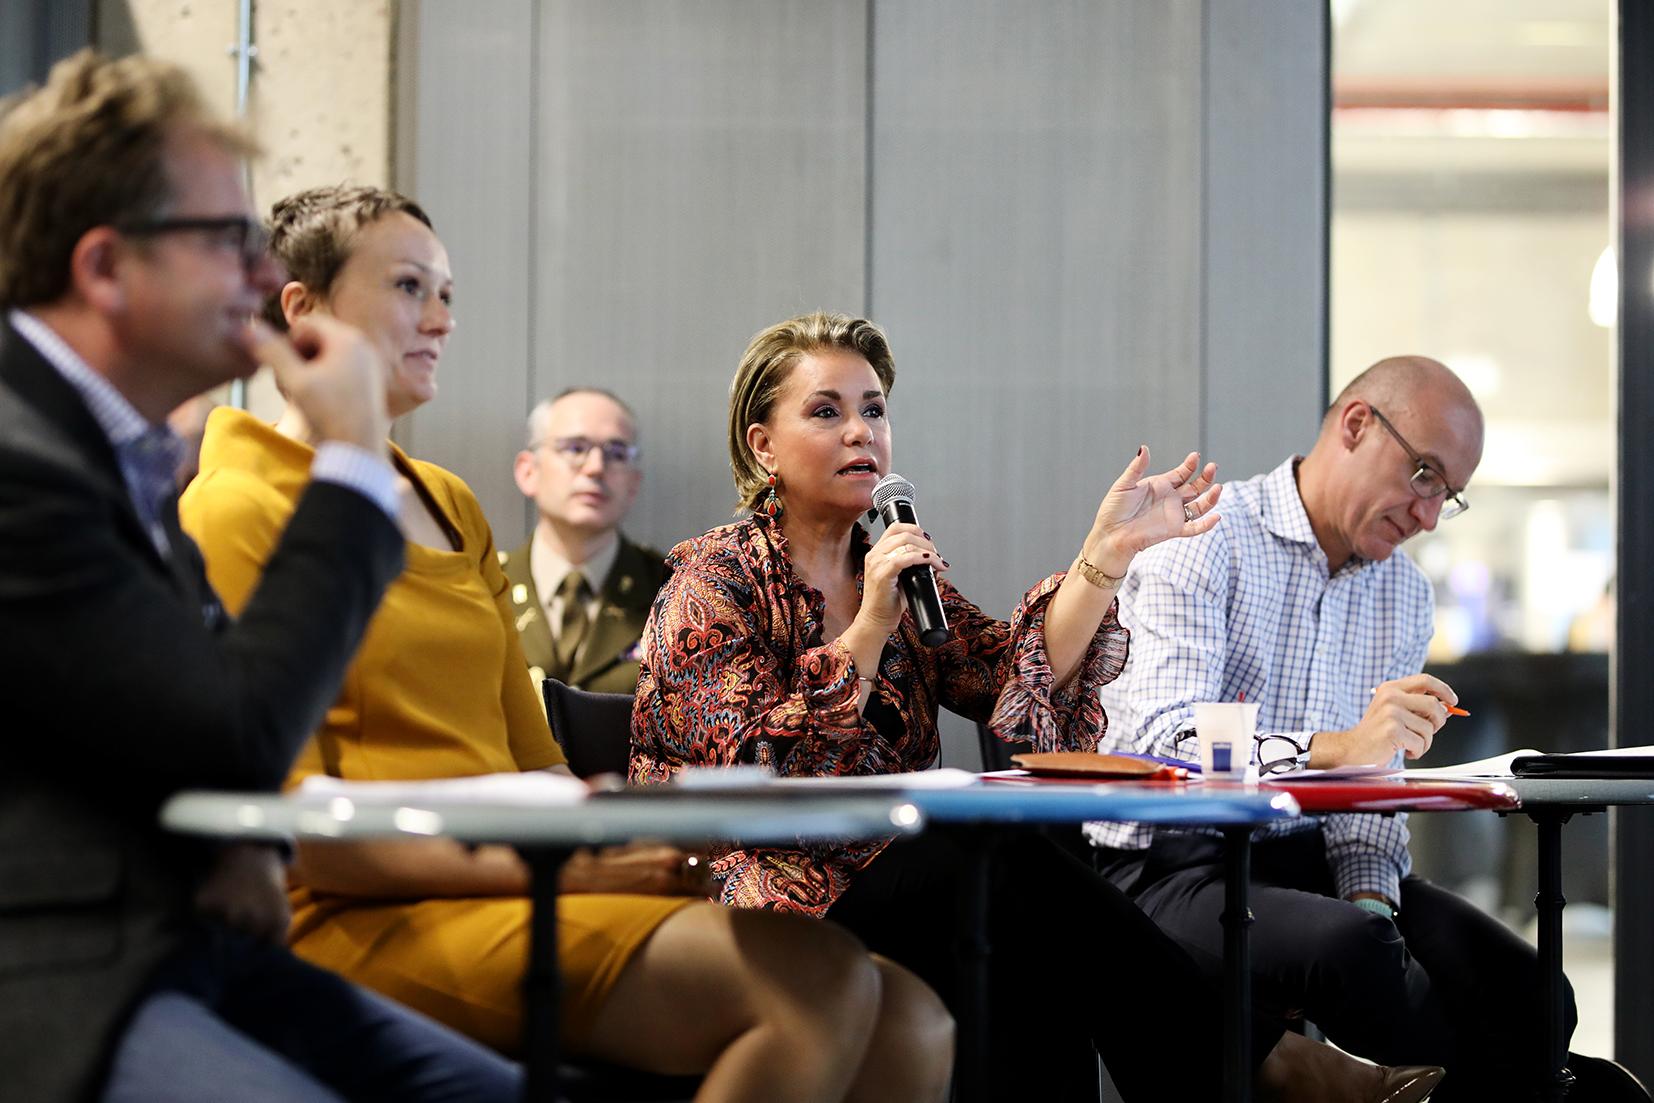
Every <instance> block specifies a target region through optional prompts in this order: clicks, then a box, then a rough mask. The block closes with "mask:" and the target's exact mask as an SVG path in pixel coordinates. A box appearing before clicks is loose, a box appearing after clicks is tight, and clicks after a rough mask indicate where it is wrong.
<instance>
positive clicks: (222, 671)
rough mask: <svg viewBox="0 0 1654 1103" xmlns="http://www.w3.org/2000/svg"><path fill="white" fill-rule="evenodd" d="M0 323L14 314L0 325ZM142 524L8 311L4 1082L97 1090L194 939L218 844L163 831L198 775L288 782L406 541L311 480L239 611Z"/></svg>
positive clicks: (0, 782) (179, 541)
mask: <svg viewBox="0 0 1654 1103" xmlns="http://www.w3.org/2000/svg"><path fill="white" fill-rule="evenodd" d="M0 317H3V316H0ZM163 523H164V524H165V527H166V530H167V535H168V539H169V541H170V543H171V555H170V557H163V556H162V555H161V554H160V553H159V552H158V551H157V550H156V548H155V546H154V544H153V543H152V542H151V541H150V538H149V535H148V533H147V532H146V531H145V529H144V526H143V524H142V523H141V522H140V521H139V519H138V516H137V513H136V512H135V510H134V508H133V506H132V502H131V499H130V497H129V495H128V493H127V489H126V484H125V481H124V480H123V479H122V477H121V473H120V469H119V467H118V465H117V463H116V460H115V455H114V452H113V450H112V449H111V447H110V446H109V443H108V441H107V439H106V438H105V437H104V435H103V431H102V429H101V428H100V427H99V426H98V424H97V422H96V421H95V420H93V418H92V415H91V413H90V411H88V410H87V408H86V406H85V404H84V403H83V402H82V400H81V398H80V396H79V394H78V393H77V392H76V391H75V390H74V389H73V388H72V387H70V386H69V385H68V384H67V383H66V382H65V381H64V380H63V379H62V377H61V376H59V375H58V374H57V372H56V371H54V370H53V369H52V367H51V366H50V365H49V364H48V363H46V361H45V360H44V359H43V358H42V357H41V356H40V354H39V353H38V352H37V351H36V350H35V349H34V347H33V346H31V345H30V344H29V343H28V342H27V341H25V340H23V339H22V338H21V337H19V336H18V335H17V334H16V332H15V331H13V330H12V328H11V327H10V325H9V324H5V323H3V321H0V671H4V672H5V673H4V678H5V685H6V693H5V701H4V708H5V718H4V720H3V721H0V747H3V755H0V1095H3V1096H4V1097H5V1098H6V1099H7V1100H11V1101H21V1100H52V1101H56V1100H76V1099H83V1098H86V1097H88V1096H90V1095H91V1094H92V1093H94V1092H95V1091H96V1090H97V1089H98V1088H99V1086H100V1085H101V1082H102V1078H103V1075H104V1072H105V1071H106V1065H107V1061H108V1058H109V1056H110V1054H111V1051H112V1048H113V1044H114V1041H115V1039H116V1038H117V1037H118V1035H119V1032H120V1030H121V1029H122V1026H123V1022H124V1019H125V1017H126V1015H127V1014H128V1013H129V1012H130V1011H131V1009H132V1007H133V1005H134V1003H135V1001H136V1000H137V999H138V998H139V997H140V996H141V995H142V994H143V991H144V988H145V985H146V982H147V981H148V979H149V978H150V977H151V976H152V974H153V972H154V970H155V968H156V966H157V965H158V964H159V963H160V962H161V961H162V959H164V958H165V957H166V956H167V955H168V954H170V953H171V952H173V951H174V950H175V949H177V948H178V947H179V946H180V945H181V944H183V942H184V940H186V939H189V938H191V937H192V936H193V935H194V934H196V933H198V932H199V931H200V929H201V928H200V926H199V924H200V923H201V922H202V921H201V920H198V919H196V918H195V917H194V916H193V915H192V913H191V898H192V895H193V893H194V890H195V888H196V885H197V883H198V881H199V879H200V877H201V875H202V873H203V871H204V869H205V867H206V863H207V861H208V860H209V858H210V856H211V850H210V847H209V846H208V845H207V844H204V843H202V842H200V841H196V840H190V839H184V838H179V837H176V836H170V835H168V834H166V833H165V832H163V831H162V830H161V828H160V827H159V826H158V824H157V822H156V813H157V809H158V807H159V805H160V804H161V802H162V801H164V800H165V799H166V797H168V796H169V795H170V794H172V793H174V792H176V791H178V790H180V789H186V788H217V789H274V788H276V787H277V786H279V785H280V784H281V781H282V779H283V778H284V777H285V776H286V774H287V769H288V766H289V764H290V763H291V762H292V760H293V758H294V756H295V755H296V754H297V752H298V750H299V748H300V747H301V746H302V745H303V743H304V741H305V739H306V738H308V736H309V735H310V732H311V730H312V729H313V728H314V727H316V726H317V724H318V723H319V722H320V721H321V718H322V715H323V713H324V711H325V710H326V709H327V706H328V705H329V703H331V702H332V701H333V699H334V698H335V696H336V695H337V693H338V688H339V683H340V680H341V678H342V676H343V674H344V671H345V667H346V665H347V664H348V663H349V661H350V658H351V655H352V653H353V652H354V651H355V648H356V645H357V642H358V641H359V639H360V637H361V635H362V632H363V630H364V629H365V627H366V625H367V621H368V618H369V617H370V616H371V614H372V612H373V610H374V608H375V606H376V605H377V604H378V601H379V597H380V595H381V594H382V593H383V591H384V588H385V586H386V585H388V584H389V583H390V581H391V580H392V579H394V578H395V577H396V575H397V573H398V572H399V571H400V570H401V566H402V550H403V541H402V537H401V535H400V533H399V532H398V530H397V528H396V526H395V525H394V524H393V523H392V522H391V521H390V520H389V519H388V518H387V517H386V516H385V515H384V513H383V512H382V511H381V510H380V509H379V508H378V507H377V506H375V505H374V504H373V503H371V502H369V501H368V500H367V499H366V498H364V497H363V496H362V495H360V494H357V493H356V492H354V491H351V490H347V489H345V488H343V487H338V486H329V485H326V484H319V485H317V486H314V487H312V488H311V489H310V490H309V492H307V493H306V495H305V496H304V498H303V500H302V501H301V503H300V505H299V508H298V511H297V512H296V513H295V514H294V516H293V519H292V522H291V523H290V524H289V526H288V528H287V532H286V534H285V535H284V536H283V538H282V543H281V545H280V547H279V548H278V549H277V551H276V553H275V555H274V556H273V557H272V559H271V561H270V566H269V568H268V569H267V570H266V571H265V575H264V582H263V585H261V587H260V588H259V590H258V592H257V593H256V594H255V595H254V596H253V599H252V601H251V602H250V603H249V604H248V606H247V608H246V610H245V612H244V613H243V615H242V616H241V618H240V619H239V621H231V620H229V619H228V618H227V617H226V616H225V615H224V611H223V608H222V606H220V605H219V603H218V599H217V597H216V596H215V595H214V594H213V592H212V590H211V588H210V587H209V586H208V584H207V580H206V574H205V571H204V570H203V567H202V563H201V556H200V553H199V552H198V551H197V549H196V547H195V545H194V544H193V543H192V542H191V541H190V540H189V538H188V537H187V536H185V535H184V533H183V532H182V530H181V529H179V527H178V522H177V516H176V512H175V511H174V510H172V509H169V510H168V511H167V516H166V517H165V518H164V521H163Z"/></svg>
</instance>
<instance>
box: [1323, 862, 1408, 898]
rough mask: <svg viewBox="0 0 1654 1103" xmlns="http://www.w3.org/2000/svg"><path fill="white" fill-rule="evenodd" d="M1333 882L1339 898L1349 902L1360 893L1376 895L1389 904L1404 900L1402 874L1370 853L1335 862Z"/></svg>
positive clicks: (1389, 863) (1390, 864)
mask: <svg viewBox="0 0 1654 1103" xmlns="http://www.w3.org/2000/svg"><path fill="white" fill-rule="evenodd" d="M1333 881H1334V883H1336V884H1337V886H1338V895H1339V896H1340V897H1341V898H1343V899H1345V900H1348V899H1349V898H1350V897H1352V896H1354V895H1355V894H1356V893H1358V892H1374V893H1377V894H1378V895H1380V896H1382V897H1384V898H1385V899H1386V900H1395V901H1400V900H1401V871H1400V870H1398V869H1396V866H1395V863H1394V862H1393V861H1391V860H1390V859H1389V858H1388V857H1386V856H1385V855H1383V854H1379V853H1376V852H1368V853H1364V854H1359V855H1351V856H1350V857H1349V858H1348V860H1346V861H1343V862H1335V863H1334V869H1333Z"/></svg>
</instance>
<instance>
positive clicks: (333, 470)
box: [310, 440, 402, 522]
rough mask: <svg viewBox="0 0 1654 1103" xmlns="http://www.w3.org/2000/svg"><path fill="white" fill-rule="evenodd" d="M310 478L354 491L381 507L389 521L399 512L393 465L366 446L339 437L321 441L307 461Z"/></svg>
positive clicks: (400, 510)
mask: <svg viewBox="0 0 1654 1103" xmlns="http://www.w3.org/2000/svg"><path fill="white" fill-rule="evenodd" d="M310 478H311V480H312V481H313V482H319V483H334V484H336V485H338V486H342V487H345V488H347V489H349V490H354V491H356V493H358V494H360V495H362V496H363V497H364V498H366V499H368V501H370V502H372V503H373V504H374V505H376V506H378V507H379V508H380V509H382V510H384V512H385V515H386V516H387V517H389V518H390V519H391V521H392V522H395V521H396V519H397V516H398V515H399V514H400V513H401V512H402V508H401V502H400V501H399V500H398V495H397V492H396V486H397V474H396V468H394V467H392V466H391V465H390V461H389V460H387V459H385V457H383V456H378V455H375V454H374V453H372V452H369V451H368V450H367V449H366V448H358V447H357V446H356V445H354V444H346V443H345V442H344V441H339V440H329V441H324V442H322V444H321V446H320V447H319V448H317V449H316V458H315V459H313V460H311V461H310Z"/></svg>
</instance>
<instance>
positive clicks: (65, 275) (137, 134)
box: [0, 50, 257, 307]
mask: <svg viewBox="0 0 1654 1103" xmlns="http://www.w3.org/2000/svg"><path fill="white" fill-rule="evenodd" d="M189 132H194V133H196V134H200V135H204V136H206V137H207V138H209V139H211V140H213V141H215V142H218V143H219V144H221V145H222V146H223V147H224V148H225V149H227V150H229V151H230V152H231V153H233V154H235V155H236V156H251V155H253V154H255V153H256V152H257V149H256V146H255V145H254V143H253V141H252V139H251V138H249V137H247V135H246V134H244V133H243V132H242V131H240V130H238V129H236V128H234V127H231V126H228V125H226V124H224V123H221V122H218V121H217V120H215V119H214V118H213V117H212V113H211V112H210V111H208V109H207V107H206V104H205V103H204V102H203V101H202V99H201V93H200V91H199V90H198V89H197V88H196V86H195V82H194V81H192V80H191V79H190V78H189V76H188V75H187V74H186V73H185V72H184V71H183V70H182V69H180V68H179V67H178V66H176V65H172V64H170V63H168V62H164V61H157V60H156V59H154V58H148V57H141V56H133V57H123V58H120V59H119V60H115V61H111V60H110V59H108V58H105V57H103V56H101V55H99V54H97V53H95V52H93V51H92V50H82V51H80V52H79V53H77V54H75V55H74V56H73V57H69V58H65V59H64V60H62V61H60V62H58V63H57V64H56V65H54V66H53V67H52V71H51V73H50V74H49V75H48V76H47V78H46V83H45V85H43V86H42V87H39V88H35V89H31V90H27V91H24V92H22V93H20V94H19V95H17V96H15V97H12V98H11V99H9V100H8V101H6V103H4V104H0V306H16V307H27V306H35V305H38V304H40V303H49V302H55V301H56V300H58V299H59V298H61V297H62V296H63V295H64V293H65V292H67V291H68V289H69V279H70V273H69V266H70V259H71V258H72V256H73V255H74V251H75V245H76V244H77V243H79V241H80V239H81V238H82V237H83V236H84V235H85V234H86V232H87V231H88V230H91V229H94V228H96V227H98V226H114V227H117V228H119V227H122V226H131V225H135V224H137V223H142V222H145V221H148V220H151V219H155V218H158V217H160V216H161V215H162V214H163V213H164V212H165V211H166V208H167V206H168V205H169V204H170V203H171V202H172V201H173V200H174V198H175V189H176V186H177V184H178V183H179V182H178V181H175V180H171V179H169V178H168V176H167V162H166V146H167V142H168V140H169V139H170V138H171V137H173V136H174V135H177V134H181V133H189Z"/></svg>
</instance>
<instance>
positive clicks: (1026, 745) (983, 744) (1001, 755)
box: [565, 721, 1034, 771]
mask: <svg viewBox="0 0 1654 1103" xmlns="http://www.w3.org/2000/svg"><path fill="white" fill-rule="evenodd" d="M976 745H977V746H978V747H979V748H980V749H981V751H982V769H983V770H984V771H989V770H1014V769H1016V763H1014V762H1012V761H1011V756H1012V755H1014V754H1026V753H1027V752H1029V751H1031V750H1033V749H1034V744H1033V743H1032V742H1030V741H1029V740H1026V739H1023V740H1019V741H1017V742H1015V743H1007V742H1006V741H1005V740H1003V739H1001V738H999V736H997V735H995V734H994V733H993V732H991V731H989V730H988V725H986V724H984V723H982V722H981V721H978V722H977V725H976ZM565 753H566V752H565Z"/></svg>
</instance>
